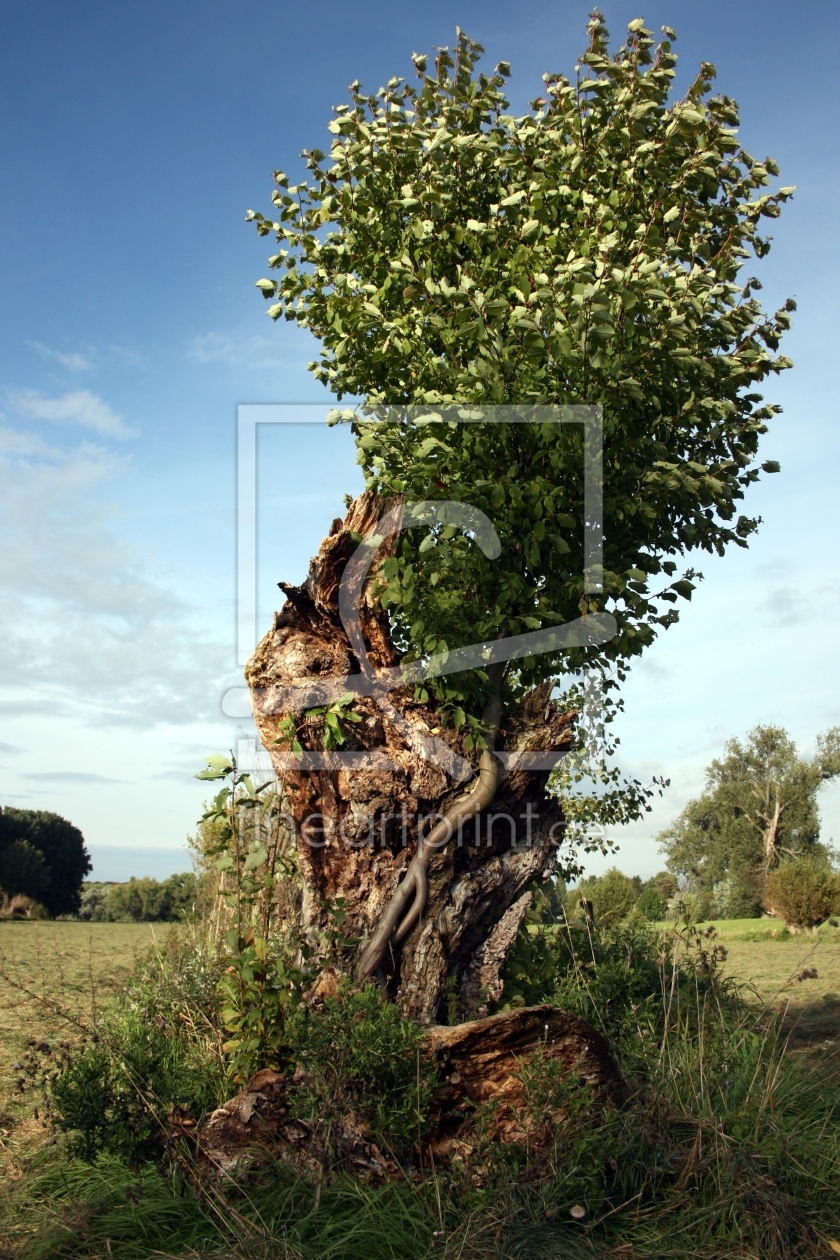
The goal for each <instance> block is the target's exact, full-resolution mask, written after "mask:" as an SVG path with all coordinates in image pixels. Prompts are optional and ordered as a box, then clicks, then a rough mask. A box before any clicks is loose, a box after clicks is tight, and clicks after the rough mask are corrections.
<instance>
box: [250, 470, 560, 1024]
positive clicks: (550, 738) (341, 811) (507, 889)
mask: <svg viewBox="0 0 840 1260" xmlns="http://www.w3.org/2000/svg"><path fill="white" fill-rule="evenodd" d="M386 506H387V505H386V504H384V503H383V501H382V500H380V499H379V498H377V496H376V495H374V494H372V493H370V492H367V493H365V494H363V495H361V496H360V498H358V499H356V500H355V501H354V502H353V503H352V504H351V506H350V508H349V510H348V513H347V516H346V518H345V519H344V521H341V520H336V521H334V522H333V525H332V529H331V531H330V534H329V536H328V537H327V538H325V539H324V541H323V543H322V544H321V547H320V550H319V552H318V555H317V556H316V557H315V558H314V559H313V560H312V562H311V565H310V569H309V574H308V576H307V579H306V581H305V582H304V583H303V584H302V585H301V586H290V585H287V584H285V583H282V582H281V583H280V586H281V588H282V590H283V592H284V594H285V596H286V603H285V605H284V606H283V608H282V609H281V610H280V611H279V612H278V613H276V614H275V616H274V621H273V625H272V627H271V630H270V631H269V632H268V634H266V635H265V637H264V638H263V639H262V641H261V642H260V644H259V645H258V647H257V649H256V651H255V652H254V655H253V657H252V658H251V660H250V661H249V663H248V665H247V667H246V678H247V682H248V685H249V687H250V689H251V694H252V702H253V709H254V716H255V719H256V723H257V728H258V731H259V735H260V739H261V741H262V743H263V745H264V746H265V747H266V748H267V749H268V751H269V752H270V754H271V757H272V760H273V762H274V765H275V768H276V770H277V773H278V776H279V777H280V778H281V780H282V781H283V783H284V787H285V792H286V794H287V797H288V800H289V801H290V810H291V814H292V816H293V819H294V824H295V830H296V832H297V847H298V858H299V864H300V872H301V876H302V879H303V904H302V910H301V914H302V919H303V927H304V929H305V930H307V929H323V928H325V927H327V926H328V924H329V905H330V903H333V902H335V900H336V899H337V898H343V899H344V911H345V915H346V919H345V931H346V933H347V934H348V935H350V936H354V937H358V938H360V939H361V941H362V948H364V945H365V943H366V942H368V941H369V940H370V939H371V936H372V935H373V933H374V931H375V929H376V927H377V924H378V922H379V920H380V918H381V916H382V914H383V912H384V910H385V908H386V907H387V906H388V904H389V902H390V900H391V898H392V896H393V894H394V892H395V889H396V888H397V885H398V884H399V882H400V880H401V879H402V877H403V876H404V875H405V872H406V870H407V868H408V866H409V863H410V861H411V859H412V856H413V855H414V853H415V852H416V850H417V845H418V833H419V832H420V831H421V829H422V828H424V827H425V830H424V831H423V834H426V833H427V832H428V831H429V828H430V825H431V823H433V822H434V820H435V818H438V817H440V815H441V814H443V813H444V812H445V811H446V810H447V808H448V807H450V806H451V804H452V802H453V801H455V800H456V799H457V798H458V797H459V795H460V794H463V792H464V778H463V776H464V773H465V772H466V774H467V775H469V774H470V773H471V772H473V773H474V772H475V769H476V765H477V761H478V757H477V755H476V754H473V755H472V756H471V755H470V754H468V753H467V751H466V749H465V746H464V728H462V729H461V730H460V731H459V730H455V729H453V728H452V727H451V726H445V725H444V722H443V720H442V718H441V715H440V714H439V713H438V712H436V710H435V709H434V707H433V706H432V705H430V704H428V703H421V702H419V701H418V700H416V699H415V698H414V688H413V687H411V688H405V687H403V688H400V687H398V688H396V689H395V690H392V691H390V692H389V693H388V694H387V695H379V696H377V695H373V696H371V695H361V696H359V697H358V699H357V700H356V701H355V704H354V709H355V712H356V713H357V714H358V715H360V716H361V718H362V720H361V722H358V723H356V724H353V725H351V724H348V725H347V729H346V744H345V745H344V747H343V748H342V750H341V751H342V754H344V753H345V752H349V753H350V754H354V753H355V754H360V753H365V754H368V756H367V758H366V760H365V763H364V764H361V765H357V766H353V765H352V764H350V765H348V764H346V762H345V763H344V764H343V763H342V760H341V759H335V764H334V767H333V766H331V765H329V764H327V765H324V764H313V762H312V758H311V756H310V755H309V754H312V753H321V752H322V747H323V725H322V720H321V721H319V720H318V719H317V718H315V719H309V720H307V718H306V716H305V715H306V711H307V710H308V709H311V708H312V707H315V706H316V705H319V704H320V705H323V703H324V696H325V695H326V696H329V695H330V694H331V691H330V686H331V680H339V681H338V683H337V684H336V685H337V686H338V689H339V691H341V690H345V691H346V690H347V687H346V685H344V684H342V683H341V681H340V680H341V679H342V678H343V677H344V676H346V675H358V674H360V673H361V672H362V671H363V670H364V669H365V668H370V667H372V668H373V669H374V670H384V669H389V668H393V667H394V666H396V665H397V664H398V663H399V654H398V653H397V652H396V651H395V649H394V646H393V644H392V642H391V637H390V633H389V629H388V622H387V618H386V616H385V614H384V612H383V611H382V609H381V608H380V607H379V606H378V604H377V601H376V599H375V597H374V596H373V594H372V592H371V586H372V582H373V577H371V578H369V579H368V580H367V582H366V584H365V585H364V586H363V587H362V589H361V592H360V602H359V624H360V627H361V635H362V637H363V640H364V643H363V647H362V646H361V645H360V642H359V641H358V639H357V641H356V643H355V646H354V645H353V644H352V643H351V641H350V638H349V637H348V633H347V631H346V629H345V626H344V625H343V624H342V620H341V615H340V609H339V590H340V584H341V578H342V575H343V573H344V569H345V566H346V565H347V563H348V561H349V560H350V559H351V557H352V556H353V555H354V553H355V552H356V551H357V549H358V546H359V536H360V535H361V536H363V537H366V536H368V535H370V534H371V533H373V532H374V530H375V527H376V525H377V522H379V521H380V519H381V518H382V517H383V515H384V513H385V510H386ZM385 553H387V545H386V546H383V547H382V548H380V551H379V553H378V560H379V561H380V562H381V559H382V558H383V557H384V554H385ZM364 654H366V656H367V661H365V660H363V659H360V658H361V657H362V656H363V655H364ZM291 688H295V689H297V690H296V692H295V695H296V697H297V699H296V701H295V708H294V710H290V708H289V704H288V699H287V697H288V693H289V690H290V689H291ZM335 690H336V687H335V686H333V688H332V691H333V692H335ZM550 692H551V688H550V686H543V687H538V688H536V689H535V690H534V691H533V692H532V693H531V694H530V695H529V696H528V697H527V698H526V700H525V702H524V703H523V704H521V705H520V706H519V707H518V708H516V709H514V710H512V711H507V712H503V713H502V717H501V721H500V725H499V732H498V739H497V746H496V750H495V751H496V755H497V756H498V757H499V759H500V761H501V763H502V764H501V770H500V777H499V783H498V788H497V790H496V794H495V797H494V799H493V801H492V804H491V805H490V807H489V808H488V809H487V810H486V811H485V812H484V813H483V814H481V815H479V816H478V817H477V818H474V819H471V820H469V821H468V822H466V823H465V824H464V825H463V826H462V827H461V828H460V829H459V831H458V835H457V836H454V837H453V838H452V839H451V840H450V841H449V842H448V843H447V844H446V845H444V846H442V847H440V848H439V849H436V851H435V852H434V853H433V854H432V857H431V861H430V863H429V869H428V898H427V901H426V904H425V913H424V915H423V917H422V918H421V921H420V922H419V923H418V924H417V925H416V926H415V927H414V929H413V930H412V931H411V933H410V934H409V935H408V936H407V938H406V939H405V940H404V941H402V942H401V943H400V944H399V945H397V946H392V947H391V948H390V949H389V950H388V953H387V955H386V957H385V958H384V959H383V962H382V965H381V967H380V973H379V978H380V980H381V981H382V983H383V984H384V985H386V986H387V990H388V992H389V994H390V995H391V996H392V997H393V998H394V999H395V1000H396V1001H397V1002H399V1004H400V1005H401V1007H402V1009H403V1010H404V1011H405V1012H406V1014H408V1015H410V1016H412V1017H414V1018H416V1019H419V1020H421V1021H423V1022H427V1023H433V1022H436V1021H438V1020H440V1019H441V1017H442V1016H443V1014H444V1010H445V1008H446V1005H447V1002H448V1000H449V999H450V998H451V996H452V994H453V991H454V993H455V995H456V1001H457V1009H458V1012H459V1015H460V1016H461V1018H466V1017H469V1016H471V1015H474V1014H476V1013H486V1010H487V1006H488V1003H491V1002H494V1001H497V1000H498V998H499V997H500V995H501V989H502V982H501V979H500V970H501V968H502V967H503V965H504V961H505V958H506V955H507V952H508V950H509V948H510V945H511V944H512V942H513V940H514V938H515V936H516V933H517V931H518V929H519V925H520V923H521V921H522V917H523V915H524V913H525V911H526V909H527V907H528V904H529V902H530V898H531V894H530V893H529V892H528V891H527V889H528V885H529V884H531V883H532V882H533V881H534V880H541V879H544V878H548V876H549V874H550V872H551V871H552V869H553V868H554V866H555V863H556V854H557V847H558V845H559V844H560V843H561V842H562V839H563V834H564V829H565V824H564V819H563V815H562V812H561V809H560V805H559V803H558V801H557V800H556V799H555V798H554V797H553V796H549V795H548V794H547V792H546V785H547V781H548V776H549V773H550V768H551V765H552V764H553V762H554V761H556V760H559V758H560V757H561V756H562V755H563V754H564V753H565V752H568V751H569V750H570V749H571V747H572V744H573V738H574V736H573V727H574V720H575V716H576V715H575V714H574V713H572V712H566V711H564V710H563V709H562V708H560V707H559V706H558V705H556V704H555V703H554V702H553V701H552V700H551V698H550ZM333 698H336V697H335V695H333ZM290 712H292V716H293V717H294V718H295V722H296V724H297V725H298V727H299V732H300V733H299V736H298V738H299V740H300V743H301V745H302V747H303V750H304V752H303V755H302V756H295V755H293V754H290V753H289V752H288V751H287V750H286V749H284V747H282V746H279V747H278V746H277V744H276V743H275V741H276V739H277V736H278V731H279V729H280V724H281V722H282V720H283V719H284V718H285V717H286V716H287V715H288V714H289V713H290ZM430 749H434V757H433V759H431V760H430V756H431V753H430ZM441 753H442V754H443V755H441ZM534 753H538V754H545V753H549V754H552V755H551V756H549V757H548V758H546V757H545V756H543V757H542V758H541V759H540V760H541V762H542V766H541V768H540V769H537V770H534V769H531V768H526V766H525V763H527V760H528V758H527V756H523V754H534ZM357 760H358V758H357Z"/></svg>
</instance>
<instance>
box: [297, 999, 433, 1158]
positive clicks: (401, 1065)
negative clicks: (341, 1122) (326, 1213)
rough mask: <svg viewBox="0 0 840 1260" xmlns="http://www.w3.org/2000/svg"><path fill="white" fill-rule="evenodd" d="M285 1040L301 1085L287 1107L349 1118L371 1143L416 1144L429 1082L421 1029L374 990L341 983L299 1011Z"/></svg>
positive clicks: (302, 1113) (311, 1116)
mask: <svg viewBox="0 0 840 1260" xmlns="http://www.w3.org/2000/svg"><path fill="white" fill-rule="evenodd" d="M286 1034H287V1038H288V1044H289V1047H290V1050H291V1052H292V1054H293V1056H294V1058H295V1061H296V1062H297V1064H298V1067H299V1068H301V1069H302V1071H303V1073H304V1077H305V1080H306V1084H305V1086H304V1087H303V1089H302V1090H300V1091H299V1092H298V1094H297V1095H296V1096H295V1097H294V1099H293V1103H292V1105H293V1107H294V1108H295V1110H296V1113H297V1115H298V1116H299V1117H300V1118H301V1119H302V1120H307V1121H310V1122H311V1121H313V1120H317V1119H324V1118H325V1117H329V1116H330V1115H342V1114H343V1115H346V1114H347V1113H348V1112H353V1113H354V1114H356V1115H357V1116H359V1117H360V1119H362V1120H363V1121H364V1123H365V1124H366V1125H367V1126H368V1128H369V1129H370V1132H371V1136H372V1137H373V1139H374V1141H376V1142H379V1143H385V1144H386V1145H387V1146H389V1147H396V1148H404V1147H406V1146H408V1147H411V1146H412V1145H413V1144H414V1143H415V1142H416V1140H417V1127H418V1123H420V1117H421V1116H422V1115H423V1113H424V1112H425V1110H426V1106H427V1104H428V1102H429V1098H430V1096H431V1089H432V1082H433V1079H434V1077H433V1073H432V1071H431V1069H430V1068H428V1067H427V1065H426V1064H425V1063H424V1062H422V1061H421V1059H420V1057H419V1056H420V1043H421V1041H422V1038H423V1029H422V1028H421V1027H420V1025H419V1024H416V1023H414V1021H413V1020H410V1019H406V1018H405V1017H404V1016H403V1015H402V1014H401V1013H400V1011H399V1008H398V1007H397V1006H396V1005H395V1004H394V1003H393V1002H387V1001H385V1000H384V999H383V998H382V995H381V993H380V992H379V990H378V988H376V986H375V985H368V986H366V987H365V988H364V989H363V990H362V991H361V992H354V991H353V990H352V988H351V987H350V986H349V984H346V985H345V987H342V988H341V989H340V990H339V993H338V995H337V996H336V997H329V998H327V999H326V1001H325V1002H324V1003H323V1005H322V1006H320V1007H315V1008H311V1007H308V1006H299V1007H298V1008H297V1010H296V1011H295V1012H294V1014H293V1015H291V1016H290V1017H289V1018H288V1020H287V1024H286Z"/></svg>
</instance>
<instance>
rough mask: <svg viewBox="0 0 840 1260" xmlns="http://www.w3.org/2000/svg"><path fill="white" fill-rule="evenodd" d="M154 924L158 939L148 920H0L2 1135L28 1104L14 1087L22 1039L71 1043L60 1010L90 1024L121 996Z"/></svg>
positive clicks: (69, 1025)
mask: <svg viewBox="0 0 840 1260" xmlns="http://www.w3.org/2000/svg"><path fill="white" fill-rule="evenodd" d="M155 927H156V928H157V934H158V936H159V935H160V934H161V931H162V930H163V931H165V930H166V928H165V927H163V925H161V924H157V925H152V924H148V923H67V922H50V921H45V920H18V921H16V920H11V919H6V920H0V1135H2V1136H4V1137H5V1136H7V1135H8V1130H9V1128H10V1125H13V1124H14V1123H15V1121H16V1120H17V1119H18V1117H19V1116H20V1115H21V1111H22V1104H25V1102H26V1099H25V1098H23V1097H22V1096H21V1094H20V1092H19V1091H18V1090H17V1089H16V1088H15V1080H16V1077H17V1075H18V1073H17V1072H16V1071H15V1070H14V1069H13V1064H14V1063H15V1062H16V1061H17V1060H19V1058H20V1056H21V1054H22V1053H23V1050H24V1048H25V1044H26V1040H27V1038H29V1037H38V1038H43V1039H44V1040H45V1041H49V1042H52V1041H54V1040H57V1039H59V1038H62V1039H67V1040H70V1041H72V1040H73V1039H74V1038H75V1036H77V1035H78V1029H76V1028H74V1026H73V1024H72V1023H70V1022H68V1020H66V1019H64V1018H62V1016H61V1014H60V1013H59V1012H60V1011H63V1012H66V1013H67V1014H69V1015H71V1016H73V1017H74V1018H76V1019H78V1020H79V1021H80V1022H84V1021H86V1020H89V1019H90V1017H91V1016H92V1014H93V1013H94V1010H95V1008H96V1007H97V1006H99V1007H101V1006H102V1005H103V1004H107V1003H108V1002H109V1001H110V1000H111V999H112V998H113V997H114V995H115V994H116V993H117V992H119V989H120V987H121V986H122V984H123V983H124V981H125V980H126V978H127V977H128V975H129V973H130V971H131V969H132V967H133V966H134V962H135V959H136V957H137V955H138V953H141V952H143V951H145V950H146V949H147V948H148V946H149V944H150V943H151V941H152V939H153V930H154V928H155ZM9 977H11V978H12V979H14V980H15V981H16V982H17V984H13V983H10V980H9ZM18 984H20V985H23V986H25V987H26V988H27V989H28V990H29V995H27V994H26V993H24V992H22V990H21V989H20V988H19V987H18ZM4 1131H5V1133H4Z"/></svg>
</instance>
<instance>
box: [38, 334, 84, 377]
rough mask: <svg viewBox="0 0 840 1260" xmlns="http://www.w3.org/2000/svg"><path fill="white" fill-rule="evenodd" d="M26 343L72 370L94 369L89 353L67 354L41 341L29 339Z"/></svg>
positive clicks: (47, 357)
mask: <svg viewBox="0 0 840 1260" xmlns="http://www.w3.org/2000/svg"><path fill="white" fill-rule="evenodd" d="M26 344H27V345H28V346H31V347H32V349H33V350H37V351H38V353H39V354H40V355H42V356H43V357H44V358H45V359H53V360H54V361H55V362H56V363H60V364H61V366H62V367H65V368H68V369H69V370H70V371H71V372H92V371H93V363H92V362H91V360H90V359H89V358H88V357H87V355H84V354H67V353H65V352H64V351H63V350H53V349H51V347H50V346H45V345H43V344H42V343H41V342H40V341H27V343H26Z"/></svg>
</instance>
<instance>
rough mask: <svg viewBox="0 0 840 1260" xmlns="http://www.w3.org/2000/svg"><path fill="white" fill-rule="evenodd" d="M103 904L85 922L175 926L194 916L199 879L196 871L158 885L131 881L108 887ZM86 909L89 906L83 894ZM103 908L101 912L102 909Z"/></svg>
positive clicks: (154, 880)
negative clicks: (97, 921)
mask: <svg viewBox="0 0 840 1260" xmlns="http://www.w3.org/2000/svg"><path fill="white" fill-rule="evenodd" d="M105 889H106V891H105V894H104V897H103V898H102V900H101V902H99V903H98V904H97V905H94V906H93V907H92V908H91V910H90V913H88V914H82V913H81V911H80V917H81V918H96V919H98V920H103V919H104V920H105V921H110V922H113V923H120V922H122V923H125V922H132V923H174V922H178V921H180V920H183V919H184V918H186V917H187V916H188V915H189V914H191V913H192V911H193V908H194V906H195V898H196V879H195V876H194V875H193V873H192V871H185V872H184V873H182V874H180V875H170V876H169V878H168V879H165V880H162V881H158V880H156V879H150V878H148V876H144V877H143V878H142V879H133V878H132V879H130V880H129V882H128V883H127V884H111V885H109V886H108V885H106V886H105ZM82 900H83V909H86V908H87V905H89V904H90V902H91V901H93V900H94V899H93V897H91V898H90V899H89V900H88V902H87V905H86V904H85V897H84V893H83V899H82ZM99 906H101V910H100V909H99Z"/></svg>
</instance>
